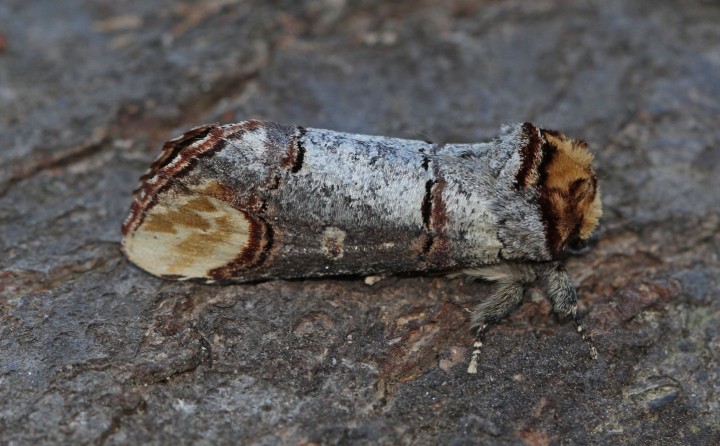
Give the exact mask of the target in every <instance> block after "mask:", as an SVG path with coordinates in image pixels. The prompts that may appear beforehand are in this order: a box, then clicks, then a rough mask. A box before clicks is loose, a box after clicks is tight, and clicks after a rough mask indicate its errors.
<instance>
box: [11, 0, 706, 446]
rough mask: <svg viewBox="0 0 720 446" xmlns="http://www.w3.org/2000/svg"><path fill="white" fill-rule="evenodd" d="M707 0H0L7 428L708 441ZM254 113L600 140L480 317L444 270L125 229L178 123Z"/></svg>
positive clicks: (185, 437) (421, 129) (152, 437)
mask: <svg viewBox="0 0 720 446" xmlns="http://www.w3.org/2000/svg"><path fill="white" fill-rule="evenodd" d="M718 22H720V7H719V6H718V3H717V2H713V1H701V0H691V1H682V2H681V1H672V0H666V1H650V0H640V1H635V2H624V1H621V0H611V1H601V0H587V1H580V2H562V1H559V0H537V1H532V2H525V1H520V0H517V1H516V0H510V1H505V2H495V1H479V0H478V1H473V0H453V1H449V2H431V1H429V0H425V1H417V2H383V1H379V0H378V1H376V0H368V1H363V2H349V1H342V0H314V1H310V0H309V1H304V2H290V1H277V2H263V1H241V0H210V1H207V2H180V1H171V0H153V1H140V0H129V1H124V2H111V1H108V0H96V1H92V2H90V1H85V0H67V1H63V2H56V1H50V0H46V1H32V2H28V1H23V0H4V1H3V2H2V4H0V24H2V25H0V138H1V139H2V141H3V142H4V144H3V146H2V150H0V160H1V161H2V163H0V443H2V444H10V445H19V444H31V443H65V444H88V443H93V444H141V443H148V444H168V443H173V444H238V443H245V444H258V445H263V444H268V445H270V444H272V445H274V444H297V443H303V442H304V443H308V444H313V443H314V444H361V443H362V444H370V443H372V444H375V443H382V444H438V443H447V444H458V445H459V444H477V443H482V444H490V445H495V444H496V445H505V444H537V445H545V444H561V443H562V444H610V443H616V444H638V445H640V444H683V445H685V444H697V445H702V444H717V443H720V429H719V428H718V426H720V403H718V402H719V401H720V385H719V384H718V383H720V360H719V359H718V358H720V341H719V339H720V328H718V327H720V289H719V288H718V283H717V279H716V278H717V277H719V276H720V259H718V252H720V214H719V213H718V210H719V209H720V193H717V191H718V190H720V162H719V160H720V149H719V148H720V133H719V132H718V126H717V123H718V122H720V108H719V107H718V105H717V104H720V27H718V26H717V23H718ZM248 118H262V119H270V120H273V121H276V122H282V123H287V124H293V123H296V124H301V125H304V126H308V127H316V128H329V129H334V130H339V131H351V132H359V133H366V134H382V135H387V136H396V137H409V138H429V139H432V140H434V141H437V142H472V141H479V140H482V139H487V138H489V137H492V136H494V134H495V133H496V131H497V128H498V126H499V124H501V123H508V122H518V121H520V122H522V121H526V120H527V121H533V122H536V123H538V124H542V125H544V126H546V127H548V128H556V129H558V130H561V131H564V132H565V133H566V134H568V135H571V136H573V137H580V138H584V139H586V140H587V141H588V143H589V144H590V146H591V147H592V148H594V150H595V152H596V153H597V165H598V166H599V169H598V171H599V172H598V173H599V176H600V178H601V187H602V189H603V197H604V201H605V209H606V214H605V216H604V218H603V220H602V222H601V231H600V236H599V240H598V242H597V244H596V245H595V246H594V247H593V249H592V250H591V251H590V252H589V253H588V254H586V255H584V256H579V257H572V258H570V259H569V260H568V262H567V266H568V270H569V273H570V275H571V277H572V278H573V279H574V281H575V283H576V285H577V286H578V291H579V296H580V301H581V302H580V305H581V312H582V314H583V316H584V325H585V328H586V330H587V332H588V333H589V334H590V335H591V337H592V342H593V343H594V345H595V346H596V348H597V350H598V352H599V357H598V359H597V360H593V359H591V358H590V355H589V352H588V345H587V343H585V342H584V341H583V340H582V339H581V338H580V336H578V334H577V333H576V332H575V328H574V326H573V324H572V323H571V322H565V321H557V320H556V319H555V318H554V317H552V316H551V311H550V305H549V303H548V302H547V301H546V300H543V299H532V300H531V299H527V300H526V301H525V302H524V303H523V304H522V305H521V306H520V307H519V308H518V309H517V310H516V311H515V312H513V313H512V315H511V316H510V317H509V318H507V319H506V320H504V321H502V322H501V323H500V324H499V325H498V326H496V327H494V328H493V329H492V330H491V331H490V332H489V333H488V336H487V339H486V345H485V347H484V349H483V352H482V355H481V357H480V361H479V365H478V372H479V373H478V374H477V375H468V374H467V373H465V367H466V365H467V360H469V355H470V350H471V349H470V346H471V342H472V335H471V333H470V332H469V320H468V312H467V311H466V309H468V308H472V307H473V306H474V305H475V304H476V303H477V302H479V301H480V300H481V299H482V298H483V296H486V295H487V293H488V292H489V290H490V286H489V285H487V284H485V283H465V282H462V281H459V280H447V279H445V278H442V277H429V276H422V275H420V276H414V277H391V278H386V279H383V280H381V281H379V282H377V283H374V284H373V285H372V286H368V285H365V283H364V281H363V278H362V277H356V278H355V277H351V278H343V279H323V280H295V281H270V282H264V283H257V284H247V285H237V286H231V287H213V286H205V285H198V284H191V283H178V282H166V281H162V280H159V279H156V278H153V277H151V276H149V275H147V274H145V273H143V272H141V271H140V270H138V269H137V268H135V267H133V266H132V265H130V264H129V263H128V262H127V261H126V260H125V259H124V258H123V256H122V255H121V253H120V252H119V249H118V246H119V245H118V242H119V240H120V233H119V227H120V223H121V222H122V220H123V218H124V217H125V215H126V213H127V208H128V206H129V204H130V200H131V191H132V190H133V188H135V187H136V186H137V179H138V177H139V176H140V175H141V174H142V173H143V172H144V171H145V169H146V167H147V166H148V165H149V163H150V162H151V160H152V159H153V158H154V157H155V156H156V154H157V153H158V152H159V150H160V145H161V144H162V142H163V141H164V140H166V139H169V138H171V137H173V136H176V135H178V134H179V133H181V132H182V131H184V130H186V129H187V128H189V127H192V126H194V125H197V124H200V123H210V122H237V121H241V120H244V119H248Z"/></svg>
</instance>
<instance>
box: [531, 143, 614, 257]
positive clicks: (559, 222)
mask: <svg viewBox="0 0 720 446" xmlns="http://www.w3.org/2000/svg"><path fill="white" fill-rule="evenodd" d="M540 134H541V140H542V141H541V143H542V160H541V161H540V163H539V166H538V178H537V186H538V188H539V190H540V198H539V202H540V207H541V210H542V213H543V219H544V220H545V224H546V228H547V239H548V247H549V249H550V251H551V253H552V254H553V256H557V255H559V254H560V253H561V252H562V251H563V249H565V246H567V244H568V243H570V242H573V241H576V240H586V239H587V238H588V237H590V235H591V234H592V232H593V231H594V230H595V228H596V227H597V225H598V220H599V219H600V216H601V215H602V204H601V202H600V191H599V190H598V186H597V177H596V176H595V171H594V170H593V168H592V161H593V155H592V153H590V151H589V150H588V147H587V144H586V143H585V141H581V140H572V139H569V138H567V137H565V135H563V134H561V133H559V132H555V131H552V130H544V129H543V130H540Z"/></svg>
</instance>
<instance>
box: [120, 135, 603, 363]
mask: <svg viewBox="0 0 720 446" xmlns="http://www.w3.org/2000/svg"><path fill="white" fill-rule="evenodd" d="M592 160H593V156H592V154H591V153H590V152H589V150H588V148H587V145H586V144H585V143H584V142H583V141H574V140H571V139H568V138H566V137H565V136H564V135H562V134H560V133H558V132H555V131H551V130H545V129H540V128H537V127H535V126H533V125H532V124H530V123H524V124H516V125H509V126H505V127H503V128H502V132H501V135H500V136H499V137H497V138H496V139H494V140H493V141H491V142H488V143H478V144H432V143H429V142H424V141H413V140H405V139H396V138H386V137H378V136H365V135H355V134H348V133H340V132H335V131H330V130H319V129H310V128H308V129H306V128H303V127H299V126H295V127H292V126H283V125H279V124H275V123H271V122H264V121H245V122H241V123H237V124H229V125H205V126H200V127H196V128H194V129H192V130H190V131H188V132H186V133H185V134H183V135H182V136H180V137H179V138H176V139H173V140H171V141H168V142H167V143H165V145H164V147H163V151H162V154H161V155H160V156H159V158H158V159H157V160H156V161H155V162H154V163H153V164H152V166H151V167H150V170H149V172H148V173H147V174H146V175H144V176H143V177H142V178H141V185H140V187H139V188H138V189H137V190H136V191H135V197H134V202H133V204H132V207H131V212H130V215H129V216H128V217H127V219H126V220H125V222H124V224H123V227H122V232H123V235H124V238H123V241H122V247H123V251H124V252H125V254H126V255H127V257H128V258H129V259H130V260H131V261H132V262H133V263H135V264H136V265H138V266H139V267H140V268H142V269H144V270H146V271H148V272H150V273H151V274H154V275H156V276H160V277H163V278H167V279H178V280H189V279H193V280H200V281H204V282H207V283H228V282H244V281H256V280H263V279H277V278H298V277H320V276H337V275H347V274H352V275H374V274H387V273H400V272H409V271H439V272H446V273H448V274H453V275H458V274H460V275H466V276H470V277H477V278H482V279H485V280H490V281H494V282H495V283H496V287H495V290H494V292H493V293H492V294H491V295H490V296H489V297H487V298H486V299H485V300H483V301H482V303H480V304H479V305H478V306H477V308H476V309H475V311H474V313H473V316H472V325H473V327H475V328H477V330H478V339H477V341H476V343H475V351H474V352H473V355H472V359H471V364H470V367H469V369H468V371H469V372H471V373H474V372H475V371H476V367H477V359H478V353H479V347H480V346H481V345H482V342H481V337H482V335H483V333H484V331H485V329H486V328H487V326H488V324H490V323H493V322H496V321H498V320H500V319H502V318H503V317H504V316H506V315H507V314H508V313H509V312H510V310H511V309H512V308H513V307H514V306H516V305H517V304H518V303H519V302H520V301H521V300H522V298H523V293H524V290H525V288H526V287H527V286H528V285H529V284H531V283H533V282H535V281H540V282H541V283H542V284H543V286H544V288H545V290H546V292H547V295H548V297H549V298H550V301H551V303H552V306H553V310H554V311H555V312H556V313H558V314H559V315H561V316H566V315H576V312H577V296H576V291H575V288H574V286H573V285H572V283H571V281H570V278H569V277H568V274H567V272H566V271H565V268H564V267H563V265H562V263H561V262H560V256H561V254H562V253H563V251H564V250H565V248H566V246H567V245H568V244H569V243H571V242H575V241H582V240H586V239H588V237H589V236H590V235H591V233H592V232H593V230H594V229H595V227H596V226H597V224H598V219H599V217H600V215H601V213H602V211H601V203H600V194H599V191H598V188H597V179H596V176H595V173H594V171H593V168H592ZM578 330H579V331H580V330H581V327H580V325H579V324H578Z"/></svg>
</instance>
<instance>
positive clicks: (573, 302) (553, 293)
mask: <svg viewBox="0 0 720 446" xmlns="http://www.w3.org/2000/svg"><path fill="white" fill-rule="evenodd" d="M539 269H540V271H538V275H539V276H540V281H541V282H542V284H543V286H544V288H545V291H546V292H547V294H548V297H549V298H550V302H552V306H553V311H554V312H555V313H557V314H558V315H559V316H561V317H566V316H571V315H572V317H573V320H574V321H575V326H576V328H577V331H578V333H580V335H581V336H582V339H583V340H584V341H586V342H587V343H588V344H589V346H590V356H591V357H592V358H593V359H597V357H598V352H597V349H596V348H595V346H594V345H593V342H592V339H591V338H590V336H589V335H588V334H586V332H585V330H584V329H583V326H582V324H581V322H580V317H579V315H578V311H577V291H576V290H575V287H574V286H573V284H572V282H571V281H570V276H568V273H567V271H566V270H565V267H564V266H563V265H562V264H561V263H560V262H553V263H550V264H548V265H543V266H541V267H539Z"/></svg>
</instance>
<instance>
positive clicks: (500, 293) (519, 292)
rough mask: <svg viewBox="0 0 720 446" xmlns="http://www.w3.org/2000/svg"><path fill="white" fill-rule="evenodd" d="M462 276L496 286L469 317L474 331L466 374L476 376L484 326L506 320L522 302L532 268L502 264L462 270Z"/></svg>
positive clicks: (531, 275) (532, 277)
mask: <svg viewBox="0 0 720 446" xmlns="http://www.w3.org/2000/svg"><path fill="white" fill-rule="evenodd" d="M463 273H464V274H466V275H468V276H470V277H478V278H482V279H485V280H490V281H494V282H496V285H495V289H494V290H493V292H492V294H491V295H490V297H488V298H487V299H485V300H484V301H483V302H482V303H480V304H479V305H478V306H477V307H476V308H475V311H474V312H473V315H472V320H471V322H472V327H473V328H476V329H477V334H476V336H475V343H474V344H473V353H472V357H471V359H470V365H469V366H468V373H477V363H478V357H479V356H480V347H482V345H483V338H484V336H485V332H486V331H487V328H488V325H490V324H492V323H495V322H497V321H499V320H500V319H502V318H504V317H505V316H507V314H508V313H510V311H511V310H512V309H513V308H515V307H516V306H517V305H518V304H519V303H520V302H521V301H522V299H523V295H524V291H525V287H526V286H527V284H528V283H532V282H533V281H535V280H536V278H537V276H536V275H535V272H534V271H533V269H532V268H530V267H529V266H527V265H522V264H502V265H495V266H490V267H486V268H479V269H472V270H466V271H464V272H463Z"/></svg>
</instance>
